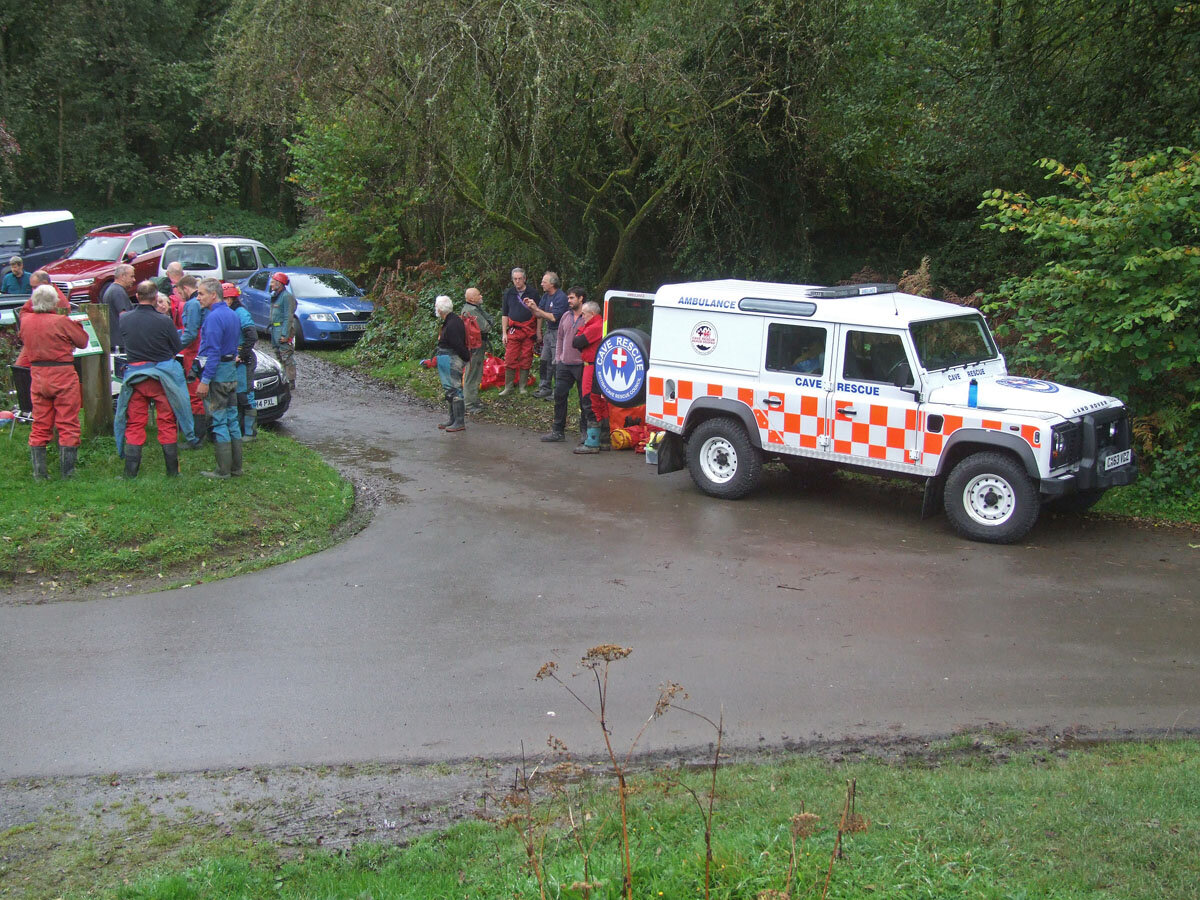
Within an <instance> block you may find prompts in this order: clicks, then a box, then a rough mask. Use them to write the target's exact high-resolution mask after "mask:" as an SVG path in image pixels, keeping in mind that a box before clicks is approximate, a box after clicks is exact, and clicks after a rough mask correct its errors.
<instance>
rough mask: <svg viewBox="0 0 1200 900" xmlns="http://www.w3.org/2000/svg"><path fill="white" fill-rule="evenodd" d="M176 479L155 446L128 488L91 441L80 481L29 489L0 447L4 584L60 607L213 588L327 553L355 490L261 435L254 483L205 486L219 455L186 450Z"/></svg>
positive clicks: (108, 443) (54, 476)
mask: <svg viewBox="0 0 1200 900" xmlns="http://www.w3.org/2000/svg"><path fill="white" fill-rule="evenodd" d="M179 457H180V477H179V478H178V479H168V478H167V477H166V475H165V471H164V465H163V459H162V455H161V453H160V452H159V451H158V445H157V443H156V442H155V438H154V437H153V436H151V437H150V438H149V439H148V442H147V444H146V451H145V458H144V459H143V461H142V470H141V473H140V474H139V476H138V477H137V478H136V479H133V480H129V481H127V480H125V479H123V478H121V477H120V476H121V472H122V470H123V465H124V464H123V462H122V461H121V460H120V459H118V458H117V455H116V449H115V447H114V443H113V439H112V438H111V437H102V438H96V439H93V440H91V441H85V442H84V444H83V446H82V447H81V448H80V452H79V466H78V469H77V470H76V474H75V478H74V479H72V480H71V481H62V480H60V479H59V478H58V455H57V448H56V447H55V446H53V445H52V446H51V449H50V452H49V468H50V473H51V478H50V480H49V481H45V482H35V481H33V480H32V479H31V477H30V469H29V449H28V447H27V446H26V444H25V443H24V442H23V441H21V440H7V439H0V478H3V480H4V483H5V484H6V485H8V489H7V490H5V491H3V492H0V535H2V536H3V539H2V540H0V584H4V585H6V586H8V587H23V588H26V589H28V590H30V591H32V592H34V593H39V592H40V593H42V594H44V595H45V596H53V595H54V594H55V593H56V592H62V591H65V590H69V589H71V588H74V587H77V586H82V585H89V584H102V583H110V584H113V585H114V586H116V587H118V588H123V587H124V584H123V582H125V581H127V580H129V579H136V580H138V581H139V582H140V583H139V585H138V587H139V588H145V587H146V584H145V581H144V579H146V578H150V579H153V580H155V581H159V582H161V584H162V586H163V587H168V586H171V585H173V584H178V583H181V582H184V581H198V580H205V581H207V580H211V579H213V578H218V577H224V576H227V575H232V574H236V573H239V572H245V571H250V570H253V569H256V568H261V567H263V566H266V565H269V564H272V563H276V562H281V561H284V560H287V559H292V558H295V557H298V556H303V555H305V554H307V553H312V552H315V551H316V550H320V549H323V548H324V547H327V546H329V545H330V544H331V543H332V542H333V541H334V540H335V535H334V529H335V528H336V526H337V525H338V524H339V523H340V522H342V521H343V520H344V519H345V518H346V517H347V515H348V514H349V513H350V510H351V508H352V507H353V504H354V490H353V487H352V486H351V485H350V483H349V482H348V481H346V480H345V479H344V478H342V477H341V476H340V475H339V474H338V473H337V472H336V471H335V470H334V469H332V468H330V467H329V466H328V465H327V464H326V463H325V462H324V461H322V459H321V458H320V457H319V456H318V455H317V454H316V453H315V452H314V451H312V450H309V449H308V448H306V447H304V446H302V445H300V444H298V443H296V442H295V441H293V440H291V439H290V438H288V437H285V436H283V435H279V434H275V433H273V432H272V431H270V430H269V429H263V430H262V431H261V433H260V436H259V437H258V438H257V440H255V441H254V442H252V443H247V444H246V445H245V470H246V475H245V476H244V477H242V478H238V479H230V480H228V481H223V480H218V479H208V478H203V477H201V476H200V472H202V471H204V470H205V469H212V468H213V466H214V460H213V451H212V447H211V445H207V446H206V447H204V448H203V449H201V450H197V451H195V452H189V451H184V450H181V451H180V454H179Z"/></svg>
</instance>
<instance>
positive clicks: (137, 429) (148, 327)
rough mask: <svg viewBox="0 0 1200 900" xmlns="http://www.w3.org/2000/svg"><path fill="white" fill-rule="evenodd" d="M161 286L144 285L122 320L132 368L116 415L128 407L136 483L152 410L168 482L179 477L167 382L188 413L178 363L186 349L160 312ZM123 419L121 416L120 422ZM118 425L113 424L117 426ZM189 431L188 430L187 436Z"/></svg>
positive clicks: (128, 449)
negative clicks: (177, 360) (173, 386)
mask: <svg viewBox="0 0 1200 900" xmlns="http://www.w3.org/2000/svg"><path fill="white" fill-rule="evenodd" d="M158 295H159V291H158V285H157V284H155V283H154V282H153V281H143V282H142V283H141V284H139V285H138V286H137V293H136V296H137V306H135V307H134V308H133V309H131V310H130V311H129V312H127V313H125V314H124V315H123V316H122V317H121V333H122V335H124V340H125V352H126V355H127V358H128V363H127V364H126V367H125V384H124V385H123V386H122V388H121V398H120V399H119V400H118V412H120V411H121V403H122V402H124V404H125V406H124V412H125V428H124V432H123V437H124V441H125V477H126V478H137V475H138V471H139V469H140V468H141V465H142V447H143V446H144V445H145V443H146V424H147V423H148V422H149V421H150V407H151V406H153V407H154V410H155V414H156V416H157V419H158V443H159V445H160V446H161V447H162V452H163V460H164V462H165V463H166V467H167V477H169V478H174V477H176V476H178V475H179V448H178V447H177V446H176V441H177V440H178V438H179V429H178V419H177V418H176V414H175V409H174V407H173V406H172V405H171V398H170V397H169V396H168V395H167V389H168V387H169V386H168V387H164V381H165V380H166V379H170V380H172V381H173V382H174V384H175V393H176V403H177V405H179V406H180V414H181V415H186V413H187V411H188V408H187V405H186V401H185V399H184V396H183V391H182V386H183V385H184V383H185V382H184V381H183V370H182V369H181V368H180V366H179V363H177V362H175V355H176V354H177V353H179V351H180V349H181V347H182V345H181V344H180V343H179V332H178V331H176V330H175V323H174V322H172V321H171V317H170V316H168V315H164V314H163V313H161V312H159V311H158ZM119 419H120V416H119V415H118V420H119ZM116 424H118V422H114V425H116ZM187 430H188V429H186V428H185V429H184V432H185V433H186V432H187Z"/></svg>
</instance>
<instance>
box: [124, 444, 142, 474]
mask: <svg viewBox="0 0 1200 900" xmlns="http://www.w3.org/2000/svg"><path fill="white" fill-rule="evenodd" d="M141 467H142V445H141V444H126V445H125V477H126V478H137V474H138V469H140V468H141Z"/></svg>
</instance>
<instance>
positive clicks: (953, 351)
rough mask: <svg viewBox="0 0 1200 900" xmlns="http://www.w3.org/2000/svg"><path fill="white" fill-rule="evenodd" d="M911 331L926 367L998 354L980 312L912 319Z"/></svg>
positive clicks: (964, 362) (947, 365) (942, 366)
mask: <svg viewBox="0 0 1200 900" xmlns="http://www.w3.org/2000/svg"><path fill="white" fill-rule="evenodd" d="M910 331H911V332H912V337H913V343H914V344H915V345H916V348H917V356H918V357H920V359H921V365H922V366H924V367H925V369H926V371H930V372H932V371H935V370H937V369H950V368H953V367H954V366H965V365H967V364H968V363H975V362H983V361H984V360H987V359H995V358H996V356H997V353H996V344H995V342H994V341H993V340H992V333H991V332H990V331H988V327H987V324H986V323H985V322H984V321H983V317H982V316H980V315H971V316H954V317H952V318H949V319H931V320H930V321H928V322H913V323H912V326H911V328H910Z"/></svg>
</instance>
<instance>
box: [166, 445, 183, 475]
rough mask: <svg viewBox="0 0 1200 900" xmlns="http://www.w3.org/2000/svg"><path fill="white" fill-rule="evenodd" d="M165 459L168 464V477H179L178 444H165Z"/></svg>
mask: <svg viewBox="0 0 1200 900" xmlns="http://www.w3.org/2000/svg"><path fill="white" fill-rule="evenodd" d="M162 450H163V459H164V460H165V461H166V463H167V477H168V478H178V477H179V445H178V444H163V445H162Z"/></svg>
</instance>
